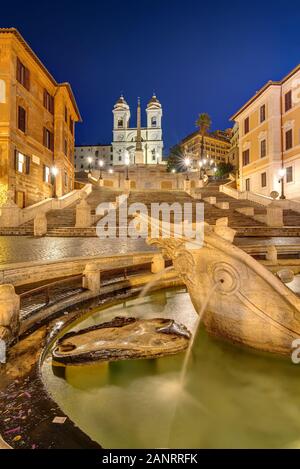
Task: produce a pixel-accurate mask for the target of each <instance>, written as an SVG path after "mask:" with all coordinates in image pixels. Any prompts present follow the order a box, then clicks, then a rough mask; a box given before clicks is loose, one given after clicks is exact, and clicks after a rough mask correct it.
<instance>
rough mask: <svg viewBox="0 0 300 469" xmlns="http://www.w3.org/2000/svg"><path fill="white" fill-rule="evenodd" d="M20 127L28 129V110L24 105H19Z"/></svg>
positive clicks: (24, 129)
mask: <svg viewBox="0 0 300 469" xmlns="http://www.w3.org/2000/svg"><path fill="white" fill-rule="evenodd" d="M18 129H20V130H22V132H25V131H26V111H25V109H24V108H23V107H22V106H18Z"/></svg>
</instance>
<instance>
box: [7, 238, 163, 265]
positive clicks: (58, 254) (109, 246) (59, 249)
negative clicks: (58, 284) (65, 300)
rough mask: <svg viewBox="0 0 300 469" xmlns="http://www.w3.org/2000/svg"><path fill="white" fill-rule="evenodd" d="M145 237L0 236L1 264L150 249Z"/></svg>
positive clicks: (151, 248) (106, 254)
mask: <svg viewBox="0 0 300 469" xmlns="http://www.w3.org/2000/svg"><path fill="white" fill-rule="evenodd" d="M153 250H155V248H153V247H151V246H148V245H147V244H146V242H145V240H144V239H130V238H126V239H105V240H104V239H99V238H54V237H53V238H52V237H49V238H48V237H45V238H31V237H23V236H0V264H8V263H14V262H33V261H43V260H45V261H47V260H50V261H52V260H56V259H65V258H68V257H79V256H99V255H103V256H108V255H111V254H126V253H129V252H137V251H153Z"/></svg>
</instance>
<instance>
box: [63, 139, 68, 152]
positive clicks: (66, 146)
mask: <svg viewBox="0 0 300 469" xmlns="http://www.w3.org/2000/svg"><path fill="white" fill-rule="evenodd" d="M64 152H65V155H68V142H67V140H66V139H65V141H64Z"/></svg>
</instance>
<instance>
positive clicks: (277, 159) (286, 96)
mask: <svg viewBox="0 0 300 469" xmlns="http://www.w3.org/2000/svg"><path fill="white" fill-rule="evenodd" d="M232 120H234V121H235V122H236V123H238V126H239V172H240V174H239V175H240V188H241V190H249V191H252V192H256V193H259V194H262V195H266V196H269V195H270V192H271V191H273V190H276V191H278V192H279V193H281V191H282V184H281V180H282V177H283V181H284V195H285V196H286V197H287V198H297V197H300V65H299V66H298V67H296V68H295V69H294V70H292V71H291V72H290V73H289V74H288V75H287V76H285V77H284V78H283V79H282V80H281V81H277V82H276V81H269V82H268V83H266V85H264V86H263V87H262V88H261V89H260V90H259V91H258V92H257V93H256V94H255V95H254V96H253V97H252V98H251V99H250V100H249V101H248V102H247V103H246V104H245V105H244V106H243V107H242V108H241V109H240V110H239V111H238V112H237V113H236V114H235V115H234V116H232Z"/></svg>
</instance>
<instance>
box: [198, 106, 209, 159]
mask: <svg viewBox="0 0 300 469" xmlns="http://www.w3.org/2000/svg"><path fill="white" fill-rule="evenodd" d="M196 126H197V127H199V132H200V134H201V136H202V138H201V156H200V157H201V160H203V152H204V135H205V134H206V133H207V132H208V130H209V128H210V126H211V118H210V115H209V114H207V113H206V112H203V113H202V114H199V116H198V119H197V120H196Z"/></svg>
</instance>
